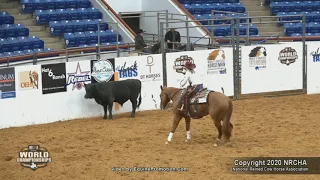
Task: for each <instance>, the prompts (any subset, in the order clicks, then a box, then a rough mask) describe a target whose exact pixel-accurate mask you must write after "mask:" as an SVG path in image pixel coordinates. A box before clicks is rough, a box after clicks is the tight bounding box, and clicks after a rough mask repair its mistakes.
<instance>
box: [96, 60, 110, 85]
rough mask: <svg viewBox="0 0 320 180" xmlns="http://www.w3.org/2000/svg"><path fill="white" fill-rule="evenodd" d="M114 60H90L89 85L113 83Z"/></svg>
mask: <svg viewBox="0 0 320 180" xmlns="http://www.w3.org/2000/svg"><path fill="white" fill-rule="evenodd" d="M114 71H115V70H114V58H112V59H106V60H91V76H92V78H91V83H97V82H108V81H114Z"/></svg>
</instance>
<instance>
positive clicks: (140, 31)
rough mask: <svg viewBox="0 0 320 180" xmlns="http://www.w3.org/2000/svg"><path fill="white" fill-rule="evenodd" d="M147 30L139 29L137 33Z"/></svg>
mask: <svg viewBox="0 0 320 180" xmlns="http://www.w3.org/2000/svg"><path fill="white" fill-rule="evenodd" d="M145 32H146V31H144V30H142V29H139V30H138V32H137V34H140V33H145Z"/></svg>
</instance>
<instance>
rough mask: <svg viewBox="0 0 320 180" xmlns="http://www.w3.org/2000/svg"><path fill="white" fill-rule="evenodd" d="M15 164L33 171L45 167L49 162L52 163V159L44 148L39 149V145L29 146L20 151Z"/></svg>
mask: <svg viewBox="0 0 320 180" xmlns="http://www.w3.org/2000/svg"><path fill="white" fill-rule="evenodd" d="M17 162H18V163H20V165H21V166H22V167H25V168H30V169H31V170H33V171H35V170H37V169H38V168H43V167H46V166H47V165H48V163H49V162H52V159H51V157H50V153H49V152H48V150H47V149H46V148H44V147H40V146H39V145H29V146H28V147H26V148H23V149H21V151H20V152H19V156H18V158H17Z"/></svg>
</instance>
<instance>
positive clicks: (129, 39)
mask: <svg viewBox="0 0 320 180" xmlns="http://www.w3.org/2000/svg"><path fill="white" fill-rule="evenodd" d="M119 2H120V1H119ZM121 2H123V1H121ZM91 4H92V6H93V7H95V8H97V9H99V10H100V12H102V14H103V20H104V21H106V22H108V23H109V22H111V23H109V27H111V29H114V30H117V29H118V32H119V34H120V35H121V36H122V38H123V41H124V42H126V43H133V42H134V36H133V35H132V34H131V32H130V31H129V30H128V29H127V28H126V27H125V26H124V25H123V24H122V23H121V22H120V21H119V20H118V19H117V17H116V16H115V15H114V14H113V13H112V12H111V11H110V10H108V9H107V7H105V6H104V4H102V3H101V2H100V1H97V0H91ZM124 4H125V3H124ZM111 6H112V5H111ZM112 23H118V25H117V24H112Z"/></svg>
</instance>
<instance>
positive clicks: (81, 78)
mask: <svg viewBox="0 0 320 180" xmlns="http://www.w3.org/2000/svg"><path fill="white" fill-rule="evenodd" d="M80 64H81V66H80ZM90 68H91V67H90V63H86V62H67V63H66V71H67V74H68V79H67V86H68V87H67V88H68V90H69V89H70V90H72V91H74V90H75V89H77V90H81V89H83V88H84V83H91V71H90ZM82 69H84V70H85V71H83V70H82ZM69 72H72V73H69ZM70 85H72V87H70Z"/></svg>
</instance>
